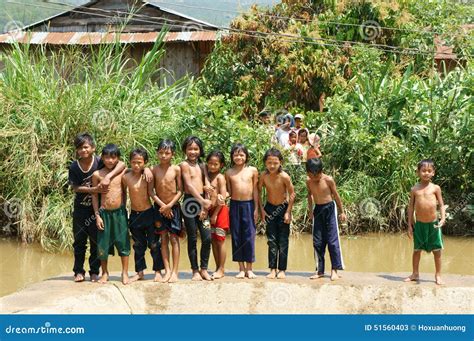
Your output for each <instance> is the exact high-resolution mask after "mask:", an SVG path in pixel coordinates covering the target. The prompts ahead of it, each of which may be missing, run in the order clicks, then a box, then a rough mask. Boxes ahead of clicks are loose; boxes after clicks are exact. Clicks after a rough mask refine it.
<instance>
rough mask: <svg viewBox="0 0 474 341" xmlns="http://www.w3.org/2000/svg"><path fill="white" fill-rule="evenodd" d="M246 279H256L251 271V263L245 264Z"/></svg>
mask: <svg viewBox="0 0 474 341" xmlns="http://www.w3.org/2000/svg"><path fill="white" fill-rule="evenodd" d="M246 273H247V277H248V278H249V279H254V278H257V275H256V274H254V273H253V270H252V263H247V271H246Z"/></svg>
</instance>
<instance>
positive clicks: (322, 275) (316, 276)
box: [309, 272, 324, 279]
mask: <svg viewBox="0 0 474 341" xmlns="http://www.w3.org/2000/svg"><path fill="white" fill-rule="evenodd" d="M322 277H324V273H321V272H316V273H315V274H314V275H313V276H311V277H310V278H309V279H318V278H322Z"/></svg>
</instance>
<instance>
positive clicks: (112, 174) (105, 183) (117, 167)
mask: <svg viewBox="0 0 474 341" xmlns="http://www.w3.org/2000/svg"><path fill="white" fill-rule="evenodd" d="M124 170H125V163H124V162H123V161H119V162H117V164H116V165H115V168H114V169H112V171H111V172H110V173H108V174H107V175H106V176H104V178H103V179H102V180H101V181H100V183H99V187H101V188H108V187H109V185H110V180H111V179H112V178H113V177H115V176H117V175H119V174H120V173H122V172H123V171H124Z"/></svg>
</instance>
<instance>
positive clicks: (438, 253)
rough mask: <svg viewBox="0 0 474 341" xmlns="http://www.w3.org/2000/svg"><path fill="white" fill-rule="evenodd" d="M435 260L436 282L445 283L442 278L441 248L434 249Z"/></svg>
mask: <svg viewBox="0 0 474 341" xmlns="http://www.w3.org/2000/svg"><path fill="white" fill-rule="evenodd" d="M433 256H434V261H435V271H436V273H435V282H436V284H438V285H443V284H444V282H443V280H442V279H441V250H438V251H433Z"/></svg>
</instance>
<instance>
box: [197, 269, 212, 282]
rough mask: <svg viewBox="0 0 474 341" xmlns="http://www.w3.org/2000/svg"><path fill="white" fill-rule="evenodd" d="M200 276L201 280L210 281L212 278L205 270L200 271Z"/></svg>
mask: <svg viewBox="0 0 474 341" xmlns="http://www.w3.org/2000/svg"><path fill="white" fill-rule="evenodd" d="M200 274H201V277H202V279H204V280H206V281H212V277H211V276H210V275H209V272H207V269H201V271H200Z"/></svg>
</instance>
